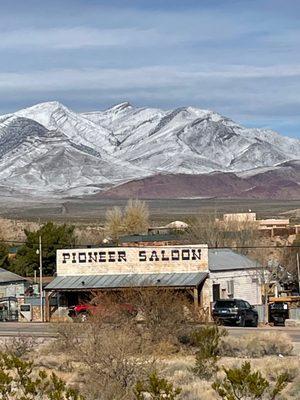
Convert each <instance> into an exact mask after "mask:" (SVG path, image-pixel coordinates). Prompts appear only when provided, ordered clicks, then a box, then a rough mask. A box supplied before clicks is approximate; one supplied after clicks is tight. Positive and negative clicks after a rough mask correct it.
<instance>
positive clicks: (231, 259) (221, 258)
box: [208, 249, 259, 272]
mask: <svg viewBox="0 0 300 400" xmlns="http://www.w3.org/2000/svg"><path fill="white" fill-rule="evenodd" d="M208 266H209V270H210V271H212V272H214V271H227V270H234V269H250V268H257V267H258V266H259V264H258V263H256V262H255V261H253V260H250V258H248V257H246V256H243V255H242V254H239V253H236V252H235V251H232V250H230V249H210V250H208Z"/></svg>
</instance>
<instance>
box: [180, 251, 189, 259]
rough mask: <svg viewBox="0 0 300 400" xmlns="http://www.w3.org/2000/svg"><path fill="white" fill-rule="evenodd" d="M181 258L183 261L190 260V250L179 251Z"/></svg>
mask: <svg viewBox="0 0 300 400" xmlns="http://www.w3.org/2000/svg"><path fill="white" fill-rule="evenodd" d="M181 258H182V259H183V260H185V261H187V260H189V259H190V250H188V249H185V250H181Z"/></svg>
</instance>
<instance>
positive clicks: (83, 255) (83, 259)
mask: <svg viewBox="0 0 300 400" xmlns="http://www.w3.org/2000/svg"><path fill="white" fill-rule="evenodd" d="M78 261H79V262H80V263H85V262H86V253H78Z"/></svg>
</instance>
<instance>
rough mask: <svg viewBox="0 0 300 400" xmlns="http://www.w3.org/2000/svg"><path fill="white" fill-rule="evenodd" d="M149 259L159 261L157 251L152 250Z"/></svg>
mask: <svg viewBox="0 0 300 400" xmlns="http://www.w3.org/2000/svg"><path fill="white" fill-rule="evenodd" d="M149 261H159V257H158V255H157V252H156V251H155V250H153V251H152V253H151V256H150V258H149Z"/></svg>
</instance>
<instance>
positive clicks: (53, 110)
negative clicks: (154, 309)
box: [0, 102, 300, 198]
mask: <svg viewBox="0 0 300 400" xmlns="http://www.w3.org/2000/svg"><path fill="white" fill-rule="evenodd" d="M299 160H300V140H299V139H296V138H290V137H285V136H281V135H279V134H278V133H276V132H274V131H272V130H269V129H255V128H246V127H243V126H241V125H239V124H237V123H235V122H234V121H232V120H231V119H229V118H226V117H224V116H222V115H220V114H218V113H215V112H213V111H209V110H201V109H197V108H194V107H182V108H177V109H175V110H167V111H166V110H161V109H156V108H137V107H133V106H132V105H130V104H129V103H127V102H125V103H121V104H118V105H116V106H114V107H112V108H109V109H108V110H105V111H93V112H84V113H76V112H74V111H72V110H70V109H69V108H67V107H65V106H64V105H62V104H60V103H58V102H47V103H41V104H37V105H35V106H33V107H29V108H26V109H23V110H19V111H17V112H15V113H11V114H6V115H2V116H0V192H2V193H4V192H5V193H11V194H12V195H13V194H16V193H18V194H21V195H22V194H26V195H31V196H45V197H49V196H50V197H70V196H82V195H93V197H94V196H96V197H103V196H104V197H125V198H126V197H142V198H156V197H158V198H159V197H164V198H166V197H195V196H197V197H223V196H225V197H254V198H255V197H260V198H262V197H276V198H300V161H299Z"/></svg>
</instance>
